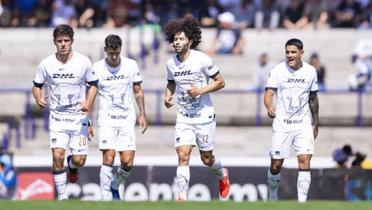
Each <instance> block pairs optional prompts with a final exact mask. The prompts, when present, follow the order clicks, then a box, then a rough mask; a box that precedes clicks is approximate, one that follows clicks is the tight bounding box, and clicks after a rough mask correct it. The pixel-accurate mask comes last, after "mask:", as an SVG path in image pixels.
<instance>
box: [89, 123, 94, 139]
mask: <svg viewBox="0 0 372 210" xmlns="http://www.w3.org/2000/svg"><path fill="white" fill-rule="evenodd" d="M93 136H94V131H93V127H92V126H89V127H88V139H92V138H93Z"/></svg>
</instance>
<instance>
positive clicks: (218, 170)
mask: <svg viewBox="0 0 372 210" xmlns="http://www.w3.org/2000/svg"><path fill="white" fill-rule="evenodd" d="M209 168H210V169H211V170H212V171H213V173H214V174H215V175H216V176H217V178H218V179H223V178H224V177H225V176H226V174H225V170H224V169H223V166H222V163H221V161H220V159H218V158H217V157H215V158H214V163H213V165H212V166H210V167H209Z"/></svg>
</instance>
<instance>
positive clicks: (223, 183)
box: [219, 168, 230, 198]
mask: <svg viewBox="0 0 372 210" xmlns="http://www.w3.org/2000/svg"><path fill="white" fill-rule="evenodd" d="M223 170H225V174H226V175H225V177H223V179H220V181H219V182H220V197H221V198H227V196H228V195H229V191H230V180H229V171H228V170H227V168H224V169H223Z"/></svg>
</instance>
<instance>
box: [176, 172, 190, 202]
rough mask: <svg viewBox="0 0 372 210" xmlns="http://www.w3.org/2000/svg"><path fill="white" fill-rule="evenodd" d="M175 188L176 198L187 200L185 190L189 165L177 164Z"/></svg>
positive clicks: (188, 176) (188, 175) (188, 180)
mask: <svg viewBox="0 0 372 210" xmlns="http://www.w3.org/2000/svg"><path fill="white" fill-rule="evenodd" d="M176 182H177V189H178V198H177V199H180V200H187V191H188V188H189V182H190V167H189V166H178V167H177V177H176Z"/></svg>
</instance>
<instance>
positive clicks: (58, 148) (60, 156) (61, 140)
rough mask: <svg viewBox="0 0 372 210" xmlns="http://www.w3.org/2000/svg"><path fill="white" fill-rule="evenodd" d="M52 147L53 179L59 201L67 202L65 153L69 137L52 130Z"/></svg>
mask: <svg viewBox="0 0 372 210" xmlns="http://www.w3.org/2000/svg"><path fill="white" fill-rule="evenodd" d="M49 135H50V147H51V149H52V156H53V165H52V171H53V179H54V183H55V185H56V189H57V194H58V200H67V199H68V198H67V194H66V182H67V178H66V170H65V167H64V160H65V151H66V147H67V145H68V135H67V134H66V133H64V132H61V131H58V130H55V129H53V128H51V129H50V133H49Z"/></svg>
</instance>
